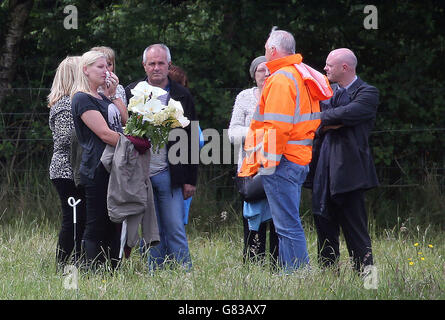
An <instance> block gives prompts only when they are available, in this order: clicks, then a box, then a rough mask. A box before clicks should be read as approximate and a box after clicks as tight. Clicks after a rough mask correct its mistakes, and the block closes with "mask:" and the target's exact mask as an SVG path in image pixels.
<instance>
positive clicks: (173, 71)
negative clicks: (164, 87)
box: [168, 65, 188, 88]
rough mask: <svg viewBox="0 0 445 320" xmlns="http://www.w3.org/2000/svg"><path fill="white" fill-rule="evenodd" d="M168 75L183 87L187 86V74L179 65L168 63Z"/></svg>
mask: <svg viewBox="0 0 445 320" xmlns="http://www.w3.org/2000/svg"><path fill="white" fill-rule="evenodd" d="M168 76H169V77H170V79H172V80H173V81H175V82H178V83H179V84H181V85H182V86H184V87H186V88H187V87H188V79H187V74H186V73H185V71H184V70H182V68H181V67H178V66H175V65H170V69H169V70H168Z"/></svg>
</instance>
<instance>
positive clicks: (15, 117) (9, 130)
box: [0, 88, 445, 197]
mask: <svg viewBox="0 0 445 320" xmlns="http://www.w3.org/2000/svg"><path fill="white" fill-rule="evenodd" d="M216 89H218V91H220V90H226V91H229V92H230V95H231V96H233V98H234V97H235V96H236V94H237V93H238V92H239V91H241V90H242V88H216ZM8 90H9V91H10V92H12V93H13V96H14V99H11V100H9V101H6V102H4V103H7V104H8V108H7V109H6V110H5V108H3V107H1V106H0V165H1V166H0V169H4V170H7V169H8V168H13V169H14V172H15V173H18V174H22V173H29V172H30V170H32V172H34V173H39V174H42V175H45V174H47V173H48V167H49V162H50V160H51V155H52V148H53V141H52V136H51V132H50V130H49V127H48V118H49V109H48V108H46V106H45V99H46V96H47V94H48V93H49V89H48V88H11V89H8ZM23 105H26V106H29V107H28V108H26V111H22V110H23V109H24V108H23ZM15 110H17V111H15ZM229 116H230V115H228V117H229ZM227 127H228V123H227ZM202 129H205V128H202ZM221 131H222V130H221ZM444 133H445V128H443V127H434V128H426V127H417V128H415V127H413V128H388V129H385V128H375V129H374V131H372V133H371V137H370V143H371V147H372V148H373V149H374V156H375V157H374V158H375V160H376V169H377V172H378V176H379V179H380V182H381V187H382V188H415V187H419V186H421V185H423V184H424V183H425V176H426V175H428V174H429V175H434V176H435V178H436V180H437V182H438V184H439V185H440V188H441V190H444V189H445V155H444V152H443V149H444V145H443V144H441V143H436V144H435V143H432V142H431V141H430V143H429V145H428V147H427V148H423V149H422V148H421V149H419V148H413V150H409V149H410V148H409V147H407V148H406V150H403V148H401V150H399V151H398V152H396V151H394V152H391V151H388V150H387V149H385V148H388V147H391V146H388V141H393V142H394V144H399V145H400V139H404V141H409V140H410V137H411V136H413V135H422V134H428V135H429V136H433V138H432V139H437V140H438V141H444V139H443V136H444ZM221 135H222V133H221ZM388 137H389V138H388ZM438 137H440V138H438ZM220 138H221V141H223V139H222V136H221V137H220ZM384 138H385V139H386V140H385V142H384V143H383V142H382V141H383V140H384ZM381 145H384V147H382V146H381ZM402 147H403V146H402ZM399 149H400V146H399ZM382 150H383V151H382ZM231 152H232V154H233V152H234V150H233V149H232V150H231ZM231 159H235V158H234V157H233V156H232V157H231ZM199 170H200V175H201V176H203V177H205V179H200V184H201V188H202V187H203V186H204V187H207V188H213V189H214V190H217V192H218V193H219V194H221V197H228V196H229V194H230V193H233V191H234V188H233V181H232V177H233V176H234V175H235V173H236V161H232V163H230V164H210V165H204V164H200V169H199ZM0 177H1V176H0Z"/></svg>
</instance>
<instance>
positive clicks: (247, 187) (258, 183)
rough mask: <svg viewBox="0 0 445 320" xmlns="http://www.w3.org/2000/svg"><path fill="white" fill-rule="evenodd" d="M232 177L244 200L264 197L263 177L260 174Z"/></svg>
mask: <svg viewBox="0 0 445 320" xmlns="http://www.w3.org/2000/svg"><path fill="white" fill-rule="evenodd" d="M234 179H235V184H236V188H237V189H238V192H239V193H240V194H241V197H242V198H243V200H244V201H256V200H261V199H265V198H266V193H265V192H264V187H263V179H262V177H261V175H260V174H256V175H254V176H253V177H252V176H250V177H238V176H235V178H234Z"/></svg>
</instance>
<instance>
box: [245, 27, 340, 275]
mask: <svg viewBox="0 0 445 320" xmlns="http://www.w3.org/2000/svg"><path fill="white" fill-rule="evenodd" d="M265 49H266V54H265V56H266V59H267V61H268V63H267V64H266V65H267V67H268V69H269V71H270V74H271V75H270V76H269V77H268V79H267V80H266V83H265V84H264V88H263V92H262V95H261V98H260V102H259V105H258V106H257V109H256V111H255V114H254V116H253V118H252V121H251V123H250V128H249V132H248V134H247V137H246V141H245V145H244V149H245V151H246V152H247V156H246V157H245V159H244V162H243V164H242V166H241V169H240V172H239V174H238V175H239V176H253V175H255V174H257V173H258V174H261V175H262V181H263V185H264V190H265V192H266V196H267V200H268V202H269V206H270V211H271V216H272V219H273V222H274V224H275V228H276V231H277V233H278V238H279V261H280V264H281V266H282V267H283V268H284V270H285V271H286V272H291V271H293V270H295V269H297V268H299V267H303V266H306V265H308V263H309V256H308V252H307V247H306V238H305V235H304V230H303V226H302V224H301V221H300V214H299V206H300V196H301V187H302V184H303V182H304V181H305V179H306V176H307V174H308V172H309V163H310V161H311V158H312V142H313V139H314V135H315V131H316V130H317V129H318V127H319V126H320V105H319V101H320V100H326V99H328V98H330V97H331V96H332V89H331V87H330V86H329V81H328V79H327V78H326V77H325V76H324V75H322V74H321V73H320V72H318V71H316V70H314V69H312V68H311V67H309V66H308V65H305V64H304V63H302V60H303V58H302V56H301V55H300V54H295V40H294V37H293V36H292V34H290V33H289V32H287V31H283V30H275V28H274V29H272V32H271V33H270V35H269V38H268V40H267V42H266V45H265Z"/></svg>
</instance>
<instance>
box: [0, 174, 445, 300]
mask: <svg viewBox="0 0 445 320" xmlns="http://www.w3.org/2000/svg"><path fill="white" fill-rule="evenodd" d="M222 174H223V175H225V176H227V178H228V179H229V178H230V174H226V173H224V172H223V173H222ZM203 185H204V186H205V187H203V188H201V189H199V188H200V186H203ZM215 185H216V184H215V183H214V182H212V181H211V179H210V178H209V177H206V176H205V175H201V178H200V185H199V186H198V193H197V195H196V196H195V197H194V199H193V202H192V208H191V212H190V218H189V223H188V225H187V233H188V236H189V244H190V251H191V255H192V261H193V269H192V271H190V272H186V271H184V270H182V269H181V268H172V269H168V270H160V271H156V272H154V273H150V272H149V271H148V269H147V263H146V260H145V259H143V258H141V256H140V255H139V252H138V250H133V251H132V255H131V257H130V259H125V260H124V261H123V263H122V266H121V268H120V269H118V270H117V271H116V272H115V273H114V274H110V273H109V272H97V273H85V272H80V274H79V278H78V289H77V290H73V289H67V288H66V286H64V283H65V281H66V279H67V275H64V274H63V273H62V272H60V271H57V270H56V263H55V248H56V242H57V235H58V228H59V224H60V213H59V211H60V204H59V200H58V197H57V193H56V191H55V189H54V188H53V186H52V185H51V182H50V181H49V179H48V178H47V175H46V173H44V174H42V173H41V172H40V171H37V170H35V171H28V173H26V174H23V175H14V174H11V175H9V176H8V180H6V179H2V181H1V190H0V275H1V277H0V299H44V300H46V299H50V300H52V299H54V300H57V299H124V300H127V299H130V300H133V299H134V300H147V299H148V300H154V299H176V300H189V299H212V300H213V299H230V300H251V299H265V300H269V299H284V300H294V299H307V300H312V299H422V300H423V299H444V298H445V294H444V292H445V290H444V288H445V280H444V279H445V261H444V255H445V243H444V241H443V229H442V225H440V224H437V223H436V224H434V223H426V224H425V223H423V224H422V223H419V222H421V221H422V219H419V218H418V217H416V216H415V213H416V212H414V210H424V212H426V213H428V212H431V210H433V212H436V211H434V210H439V209H434V208H440V206H439V207H438V206H437V204H432V202H434V201H436V200H437V199H436V198H434V199H433V200H431V199H429V200H428V201H429V202H428V203H426V202H424V203H423V204H422V201H421V200H419V199H413V201H412V202H411V203H414V204H415V205H416V206H417V208H418V209H415V208H413V207H411V208H410V207H409V206H408V202H409V201H408V200H409V199H406V200H404V199H402V200H401V201H400V202H397V201H395V202H391V201H388V200H385V201H387V202H385V203H380V202H378V201H375V200H373V198H372V195H371V199H370V200H369V201H368V208H369V210H370V221H369V225H370V231H371V237H372V243H373V253H374V259H375V263H376V268H377V269H376V270H377V280H378V282H377V289H366V288H365V287H364V280H363V278H361V277H360V276H359V275H358V274H356V273H355V272H354V271H353V270H352V268H351V264H350V261H349V259H348V254H347V250H346V247H345V242H344V241H343V239H342V241H341V254H342V257H341V260H340V268H339V271H338V272H337V271H336V270H329V269H328V270H322V269H320V268H319V267H318V265H317V263H316V261H317V253H316V248H317V240H316V232H315V230H314V226H313V221H312V217H311V212H310V196H309V193H308V192H307V190H306V191H305V192H303V201H302V204H301V215H302V220H303V224H304V227H305V232H306V238H307V244H308V250H309V255H310V259H311V268H310V270H299V271H297V272H296V273H295V274H292V275H287V276H285V275H282V274H280V273H279V272H278V273H277V272H271V269H270V268H269V266H268V265H267V264H266V265H260V264H255V263H247V264H244V263H243V262H242V260H243V259H242V247H243V243H242V238H243V236H242V223H241V211H240V209H241V208H240V202H239V199H237V198H236V197H232V198H230V197H229V198H227V197H226V199H228V200H226V201H224V197H222V196H221V197H220V198H218V197H217V196H215V194H218V192H220V194H221V191H218V192H215V188H216V186H215ZM229 192H233V190H232V191H229ZM439 194H440V192H439ZM421 196H423V195H422V194H421V193H419V194H418V197H421ZM212 197H213V198H212ZM380 200H381V201H384V199H380ZM396 208H399V209H397V210H398V211H397V210H396ZM406 208H408V209H406ZM377 209H379V210H388V211H387V214H391V215H393V218H392V219H387V220H385V221H384V223H381V221H379V220H378V218H377V217H378V215H377V214H376V210H377ZM391 210H396V211H395V212H392V211H391ZM402 210H408V211H403V212H402ZM379 214H382V212H379Z"/></svg>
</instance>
